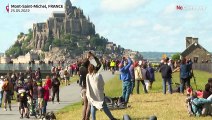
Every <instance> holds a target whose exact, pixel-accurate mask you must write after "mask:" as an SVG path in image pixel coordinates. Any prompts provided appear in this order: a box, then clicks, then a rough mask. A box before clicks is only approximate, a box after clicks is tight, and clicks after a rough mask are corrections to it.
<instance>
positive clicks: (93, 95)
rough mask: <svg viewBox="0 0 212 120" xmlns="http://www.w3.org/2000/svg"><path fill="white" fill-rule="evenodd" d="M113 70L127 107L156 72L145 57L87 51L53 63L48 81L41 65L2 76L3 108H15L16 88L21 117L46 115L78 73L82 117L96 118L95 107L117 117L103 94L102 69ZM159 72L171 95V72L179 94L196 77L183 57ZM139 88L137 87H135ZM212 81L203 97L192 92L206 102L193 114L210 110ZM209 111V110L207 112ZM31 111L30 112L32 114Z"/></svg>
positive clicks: (166, 61) (162, 65)
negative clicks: (106, 57)
mask: <svg viewBox="0 0 212 120" xmlns="http://www.w3.org/2000/svg"><path fill="white" fill-rule="evenodd" d="M101 69H103V70H110V71H112V75H113V74H114V73H115V71H120V80H122V93H120V94H122V95H121V97H120V98H121V99H122V100H123V103H124V106H126V107H127V106H128V102H129V98H130V95H131V94H133V91H134V89H136V93H137V94H140V83H141V84H142V87H143V91H144V93H145V94H147V93H148V92H149V91H150V90H151V89H152V88H153V83H154V81H155V71H156V69H154V68H153V67H152V65H151V63H150V62H148V61H144V60H132V59H131V58H130V57H128V58H127V57H122V59H121V60H118V59H116V60H113V59H111V60H100V59H98V58H97V57H96V56H95V55H94V54H92V53H91V52H89V53H88V55H87V58H85V59H83V60H80V61H77V62H76V63H72V64H70V65H68V66H64V65H60V66H52V69H51V74H50V75H47V76H46V78H45V80H42V77H43V74H42V73H41V70H40V68H38V69H37V70H36V71H33V70H32V68H30V67H29V69H28V70H27V71H26V72H25V73H22V72H20V73H13V74H8V75H7V76H1V79H0V106H2V101H4V110H5V111H7V107H8V108H9V110H12V106H11V99H12V98H15V97H14V91H16V93H17V101H18V102H19V107H20V108H21V111H20V112H21V117H20V118H23V117H26V118H29V116H30V115H33V114H35V111H36V110H40V111H41V112H42V115H45V114H46V108H47V103H48V101H52V103H53V104H54V99H55V96H56V101H57V102H58V104H60V97H59V95H60V90H59V89H60V85H61V84H64V85H65V86H68V85H70V78H71V77H72V76H75V75H79V85H80V86H81V88H82V89H81V96H82V98H83V113H82V119H83V120H89V118H90V115H91V117H92V120H96V110H97V109H98V110H103V111H104V112H105V114H106V115H107V116H108V118H109V119H111V120H116V118H115V117H114V116H113V115H112V114H111V112H110V110H109V108H108V107H107V104H106V102H105V99H104V97H105V94H104V84H105V83H104V80H103V77H102V75H101V73H100V70H101ZM158 71H159V72H160V73H161V77H162V88H163V94H166V86H167V85H168V92H169V93H170V94H172V93H173V92H174V91H173V88H172V84H173V83H172V73H174V72H180V76H179V79H180V81H179V82H180V86H179V88H178V91H177V92H179V93H182V94H184V90H187V91H188V89H189V90H190V91H192V90H191V89H192V87H191V84H190V79H191V78H192V77H193V70H192V61H191V60H190V59H185V58H182V60H180V61H177V62H174V61H172V60H171V59H169V58H164V59H162V60H161V63H160V66H159V68H158ZM135 87H136V88H135ZM211 90H212V83H211V79H210V80H209V82H208V83H207V84H206V86H205V91H204V92H203V96H204V97H203V99H202V98H201V99H200V98H198V96H197V94H198V92H194V91H192V93H191V92H190V93H189V96H190V95H191V97H189V100H190V101H194V103H196V104H201V105H204V104H207V105H205V106H206V108H205V109H204V110H203V109H202V110H203V111H207V112H204V113H201V112H199V110H197V109H199V108H195V107H196V106H195V105H193V104H192V105H191V109H194V110H193V113H194V115H201V114H203V115H208V114H209V113H211V112H210V111H211V107H212V106H211V102H212V97H211V93H212V91H211ZM2 98H4V99H2ZM29 101H31V103H32V102H35V103H36V106H34V107H30V109H29V106H28V104H27V103H28V102H29ZM208 111H209V112H208ZM29 113H30V114H29Z"/></svg>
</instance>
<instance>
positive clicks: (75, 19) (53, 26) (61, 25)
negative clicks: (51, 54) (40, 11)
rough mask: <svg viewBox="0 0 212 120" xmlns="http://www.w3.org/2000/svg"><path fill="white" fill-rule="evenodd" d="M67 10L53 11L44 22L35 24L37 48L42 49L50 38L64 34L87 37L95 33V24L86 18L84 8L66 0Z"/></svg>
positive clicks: (34, 37) (34, 31)
mask: <svg viewBox="0 0 212 120" xmlns="http://www.w3.org/2000/svg"><path fill="white" fill-rule="evenodd" d="M64 8H65V12H62V13H61V12H53V13H52V16H51V17H50V18H49V19H48V20H47V21H46V22H43V23H34V24H33V40H34V41H35V42H34V47H35V48H36V49H38V50H39V49H42V48H43V47H44V45H45V43H46V41H47V40H48V39H55V38H57V39H60V38H61V37H62V35H64V34H70V35H76V36H80V37H85V38H87V37H88V36H89V35H94V34H95V26H94V24H93V23H92V22H90V19H89V17H88V18H86V17H85V15H84V14H83V10H81V9H80V8H77V7H75V6H72V3H71V2H70V0H66V2H65V6H64Z"/></svg>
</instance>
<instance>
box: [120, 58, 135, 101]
mask: <svg viewBox="0 0 212 120" xmlns="http://www.w3.org/2000/svg"><path fill="white" fill-rule="evenodd" d="M126 61H127V62H126ZM124 62H126V65H125V66H124ZM131 65H132V60H131V59H130V58H128V59H126V58H125V57H123V58H122V61H121V63H120V64H119V68H120V72H121V74H120V78H121V80H122V98H123V100H124V102H125V105H127V103H128V101H129V97H130V93H131V87H132V83H131V75H130V70H129V68H130V66H131Z"/></svg>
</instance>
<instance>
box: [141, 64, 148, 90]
mask: <svg viewBox="0 0 212 120" xmlns="http://www.w3.org/2000/svg"><path fill="white" fill-rule="evenodd" d="M141 73H142V78H143V80H144V83H145V85H146V89H147V91H148V90H149V84H150V82H149V78H150V77H149V76H150V73H149V71H148V70H147V63H146V62H144V63H143V66H142V68H141Z"/></svg>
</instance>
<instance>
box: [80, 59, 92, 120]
mask: <svg viewBox="0 0 212 120" xmlns="http://www.w3.org/2000/svg"><path fill="white" fill-rule="evenodd" d="M89 64H90V62H89V60H88V59H85V60H83V63H82V65H81V67H80V68H79V76H80V82H79V85H80V86H81V87H82V89H81V96H82V99H83V111H82V120H89V117H90V104H89V103H88V99H87V97H86V75H87V73H88V65H89Z"/></svg>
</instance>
